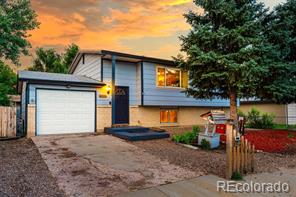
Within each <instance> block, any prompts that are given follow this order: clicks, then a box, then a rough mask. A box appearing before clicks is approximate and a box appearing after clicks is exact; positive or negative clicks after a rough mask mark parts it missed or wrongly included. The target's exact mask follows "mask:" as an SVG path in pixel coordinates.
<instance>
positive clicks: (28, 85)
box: [18, 71, 106, 137]
mask: <svg viewBox="0 0 296 197" xmlns="http://www.w3.org/2000/svg"><path fill="white" fill-rule="evenodd" d="M18 77H19V80H18V81H19V82H18V91H19V92H20V93H21V94H22V101H21V103H22V104H21V117H22V118H23V128H24V129H23V131H24V132H23V135H27V136H29V137H30V136H35V135H51V134H70V133H73V134H74V133H92V132H96V129H97V125H96V124H97V116H98V114H96V107H97V106H96V103H97V102H96V99H97V96H96V95H97V91H96V90H97V89H98V88H100V87H102V86H104V85H106V84H104V83H102V82H100V81H97V80H94V79H91V78H88V77H84V76H77V75H68V74H56V73H42V72H33V71H20V72H19V74H18Z"/></svg>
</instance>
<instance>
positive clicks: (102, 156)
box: [33, 135, 202, 196]
mask: <svg viewBox="0 0 296 197" xmlns="http://www.w3.org/2000/svg"><path fill="white" fill-rule="evenodd" d="M33 141H34V143H35V144H36V146H37V147H38V149H39V152H40V153H41V155H42V158H43V159H44V160H45V162H46V164H47V166H48V168H49V170H50V171H51V173H52V174H53V176H54V177H55V178H56V179H57V183H58V185H59V187H60V188H61V189H63V190H64V192H65V193H66V195H69V196H112V195H115V194H119V193H122V192H127V191H133V190H138V189H143V188H147V187H152V186H157V185H162V184H167V183H171V182H176V181H179V180H184V179H188V178H193V177H197V176H200V175H202V173H196V172H192V171H189V170H187V169H184V168H182V167H180V166H176V165H173V164H170V163H168V162H167V161H163V160H160V159H159V158H156V157H155V156H152V155H150V154H148V153H146V152H145V151H144V150H142V149H140V148H137V147H136V146H134V145H132V144H129V143H127V142H125V141H123V140H121V139H118V138H115V137H112V136H108V135H71V136H70V135H68V136H46V137H34V138H33Z"/></svg>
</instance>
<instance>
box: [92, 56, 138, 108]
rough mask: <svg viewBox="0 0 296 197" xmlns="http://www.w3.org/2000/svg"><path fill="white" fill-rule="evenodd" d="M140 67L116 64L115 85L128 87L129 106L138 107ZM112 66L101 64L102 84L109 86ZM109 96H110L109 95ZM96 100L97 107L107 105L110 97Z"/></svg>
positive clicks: (124, 63) (106, 63)
mask: <svg viewBox="0 0 296 197" xmlns="http://www.w3.org/2000/svg"><path fill="white" fill-rule="evenodd" d="M139 66H140V65H139V64H136V63H129V62H117V63H116V68H115V85H116V86H128V87H129V102H130V105H140V104H141V103H140V101H141V100H140V97H139V96H138V95H137V94H138V93H139V89H140V87H139V85H141V80H140V79H139V78H138V77H139V74H138V72H139V69H140V68H138V67H139ZM111 73H112V64H111V61H108V60H104V62H103V82H105V83H108V84H111ZM110 96H111V95H110ZM110 96H109V97H108V98H100V99H98V105H108V104H109V101H110V100H111V97H110Z"/></svg>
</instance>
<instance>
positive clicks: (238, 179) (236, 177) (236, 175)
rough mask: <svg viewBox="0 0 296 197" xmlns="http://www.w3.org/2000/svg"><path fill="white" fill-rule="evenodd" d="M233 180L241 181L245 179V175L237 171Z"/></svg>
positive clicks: (232, 177)
mask: <svg viewBox="0 0 296 197" xmlns="http://www.w3.org/2000/svg"><path fill="white" fill-rule="evenodd" d="M231 180H235V181H240V180H243V176H242V175H241V173H240V172H238V171H235V172H234V173H233V174H232V176H231Z"/></svg>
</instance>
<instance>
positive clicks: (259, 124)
mask: <svg viewBox="0 0 296 197" xmlns="http://www.w3.org/2000/svg"><path fill="white" fill-rule="evenodd" d="M273 119H274V115H273V114H269V113H264V114H262V116H261V115H260V111H258V110H257V109H256V108H252V109H251V111H250V112H248V117H247V127H250V128H256V129H271V128H273V126H274V123H273Z"/></svg>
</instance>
